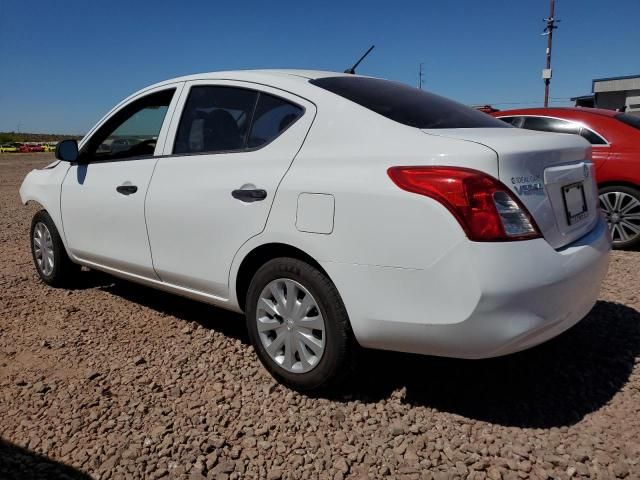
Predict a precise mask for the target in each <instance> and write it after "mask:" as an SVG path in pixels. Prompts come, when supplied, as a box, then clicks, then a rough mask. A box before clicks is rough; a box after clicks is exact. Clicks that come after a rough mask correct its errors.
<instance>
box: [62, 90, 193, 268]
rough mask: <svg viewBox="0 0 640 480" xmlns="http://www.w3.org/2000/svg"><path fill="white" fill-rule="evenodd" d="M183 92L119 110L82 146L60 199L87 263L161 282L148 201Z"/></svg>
mask: <svg viewBox="0 0 640 480" xmlns="http://www.w3.org/2000/svg"><path fill="white" fill-rule="evenodd" d="M179 87H181V84H173V85H170V86H167V87H162V88H160V89H155V90H152V91H149V92H145V93H144V94H143V95H140V96H137V97H136V98H134V99H132V100H131V101H129V102H127V103H126V104H124V105H122V106H121V107H119V108H116V109H115V111H114V112H113V113H112V114H110V115H109V116H108V118H106V119H105V120H104V121H103V122H102V123H101V124H100V125H99V126H98V127H97V129H94V130H93V132H92V133H91V134H90V136H89V137H88V139H86V140H85V141H83V142H82V144H81V145H80V155H79V160H78V162H77V163H74V164H72V165H71V167H70V168H69V170H68V172H67V175H66V177H65V179H64V181H63V183H62V191H61V197H60V201H61V209H62V222H63V229H64V234H65V237H66V240H67V244H68V248H69V250H70V251H71V253H72V254H73V256H75V257H76V258H78V259H79V260H80V261H82V262H83V263H85V264H89V265H95V266H97V267H102V268H107V269H114V270H117V271H121V272H126V273H129V274H133V275H137V276H141V277H145V278H157V277H156V275H155V273H154V271H153V264H152V262H151V252H150V247H149V239H148V236H147V229H146V226H145V219H144V198H145V194H146V192H147V188H148V186H149V181H150V180H151V175H152V173H153V169H154V166H155V163H156V161H157V159H156V157H155V154H156V152H159V151H161V149H162V144H163V143H164V138H165V137H166V130H167V128H168V125H169V121H168V118H169V116H170V115H168V112H170V111H172V109H173V108H175V103H176V101H177V95H176V93H177V90H178V89H179ZM163 125H164V130H163Z"/></svg>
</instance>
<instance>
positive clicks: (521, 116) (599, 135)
mask: <svg viewBox="0 0 640 480" xmlns="http://www.w3.org/2000/svg"><path fill="white" fill-rule="evenodd" d="M502 117H505V118H507V117H512V118H515V117H520V118H526V117H535V118H549V119H551V120H562V121H564V122H571V123H575V124H576V125H578V126H579V127H580V128H585V129H587V130H589V131H591V132H593V133H594V134H595V135H597V136H598V137H600V138H601V139H602V140H604V142H605V143H604V144H600V145H598V144H594V143H591V142H589V144H590V145H591V146H592V147H593V148H597V147H600V148H603V147H609V146H611V143H610V142H609V141H608V140H607V139H606V138H605V137H603V136H602V135H601V134H600V133H599V132H598V131H597V130H594V129H593V128H591V127H587V126H586V125H585V124H584V123H582V122H580V121H577V120H568V119H566V118H560V117H554V116H551V115H530V114H529V115H526V114H524V115H502V116H496V118H502ZM518 128H522V127H518ZM523 130H528V129H527V128H523ZM538 131H539V130H538ZM547 133H561V132H547ZM565 135H579V136H581V137H582V135H580V134H579V133H567V134H565ZM583 138H584V137H583ZM585 140H586V138H585Z"/></svg>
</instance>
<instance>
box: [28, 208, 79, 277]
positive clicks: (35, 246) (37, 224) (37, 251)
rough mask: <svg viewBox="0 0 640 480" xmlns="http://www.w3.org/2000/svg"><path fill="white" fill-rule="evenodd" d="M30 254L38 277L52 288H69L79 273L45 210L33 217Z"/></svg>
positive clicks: (77, 266)
mask: <svg viewBox="0 0 640 480" xmlns="http://www.w3.org/2000/svg"><path fill="white" fill-rule="evenodd" d="M31 254H32V256H33V263H34V264H35V267H36V271H37V272H38V275H39V276H40V278H41V279H42V281H43V282H45V283H46V284H48V285H51V286H52V287H67V286H70V285H71V284H72V283H73V281H74V280H75V279H76V277H77V274H78V272H79V271H80V266H79V265H76V264H75V263H73V262H72V261H71V260H70V259H69V256H68V255H67V251H66V250H65V248H64V244H63V243H62V239H61V238H60V234H59V233H58V229H57V228H56V226H55V224H54V223H53V220H52V219H51V217H50V216H49V214H48V213H47V211H46V210H40V211H39V212H38V213H36V214H35V215H34V216H33V220H32V222H31Z"/></svg>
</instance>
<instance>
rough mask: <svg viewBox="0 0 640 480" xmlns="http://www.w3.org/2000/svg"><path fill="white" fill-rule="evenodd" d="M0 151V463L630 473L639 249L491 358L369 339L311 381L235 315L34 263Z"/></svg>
mask: <svg viewBox="0 0 640 480" xmlns="http://www.w3.org/2000/svg"><path fill="white" fill-rule="evenodd" d="M49 160H50V156H49V155H0V209H1V210H0V211H1V214H0V247H1V248H0V437H1V440H0V478H2V479H4V478H88V477H91V478H102V479H107V478H152V479H153V478H191V479H198V478H215V479H238V478H261V479H262V478H266V479H280V478H282V479H289V478H292V479H293V478H296V479H297V478H322V479H335V480H339V479H342V478H357V479H366V478H370V479H374V478H383V477H384V478H396V479H430V478H435V479H449V478H470V479H484V478H489V479H501V478H502V479H518V478H522V479H524V478H561V479H566V478H640V463H639V462H640V460H639V459H640V391H639V390H640V364H639V360H638V359H639V358H640V313H638V309H639V308H640V293H639V281H640V268H639V267H640V253H637V252H624V253H614V255H613V259H612V264H611V268H610V273H609V276H608V277H607V280H606V284H605V286H604V288H603V291H602V293H601V301H600V302H598V304H597V305H596V307H595V308H594V310H593V311H592V312H591V314H590V315H589V316H588V317H587V318H586V319H585V320H584V321H583V322H581V323H580V324H579V325H577V326H576V327H574V328H573V329H571V330H570V331H569V332H567V333H566V334H564V335H562V336H561V337H559V338H557V339H555V340H553V341H551V342H549V343H547V344H545V345H543V346H540V347H538V348H535V349H533V350H530V351H527V352H523V353H519V354H516V355H512V356H509V357H504V358H499V359H492V360H486V361H460V360H448V359H439V358H428V357H418V356H412V355H402V354H393V353H384V352H369V353H367V354H366V355H365V357H364V360H363V365H362V366H361V367H360V369H359V375H358V378H357V379H355V380H354V382H352V383H351V384H350V385H349V386H347V387H345V388H344V389H342V390H341V391H336V392H334V393H333V394H331V395H329V396H327V395H325V396H323V397H318V398H313V397H309V396H305V395H300V394H298V393H294V392H291V391H288V390H287V389H285V388H283V387H281V386H279V385H277V384H276V383H274V381H273V380H272V379H271V377H269V376H268V374H266V373H265V371H264V370H263V368H262V367H261V366H260V364H259V362H258V361H257V359H256V358H255V356H254V354H253V351H252V348H251V347H250V346H249V345H248V341H247V334H246V331H245V329H244V325H243V321H242V318H241V317H240V316H238V315H235V314H231V313H228V312H225V311H222V310H217V309H215V308H212V307H210V306H207V305H202V304H199V303H196V302H192V301H189V300H185V299H182V298H179V297H174V296H171V295H168V294H165V293H160V292H157V291H154V290H150V289H147V288H144V287H140V286H137V285H134V284H131V283H128V282H125V281H120V280H115V279H113V278H111V277H108V276H106V275H102V274H99V273H94V272H85V273H84V274H83V275H84V284H85V285H86V287H85V288H82V289H78V290H73V291H64V290H54V289H51V288H48V287H45V286H44V285H43V284H42V283H41V282H39V281H38V280H37V278H36V274H35V271H34V269H33V267H32V265H31V259H30V254H29V251H28V236H27V235H28V233H27V232H28V226H29V222H30V217H31V215H32V214H33V212H35V211H36V209H37V208H36V207H35V206H32V207H29V208H23V207H21V206H20V204H19V199H18V194H17V189H18V186H19V183H20V182H21V180H22V178H23V176H24V174H25V173H26V172H27V171H28V170H29V169H31V168H34V166H40V165H43V164H45V163H46V162H47V161H49Z"/></svg>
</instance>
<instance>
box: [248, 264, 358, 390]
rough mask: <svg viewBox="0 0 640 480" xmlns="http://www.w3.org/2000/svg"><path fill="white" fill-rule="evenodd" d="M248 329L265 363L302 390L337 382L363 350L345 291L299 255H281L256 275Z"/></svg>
mask: <svg viewBox="0 0 640 480" xmlns="http://www.w3.org/2000/svg"><path fill="white" fill-rule="evenodd" d="M246 315H247V327H248V331H249V336H250V338H251V342H252V344H253V347H254V349H255V351H256V353H257V355H258V357H259V359H260V361H261V362H262V363H263V365H264V366H265V367H266V368H267V370H268V371H269V372H270V373H271V375H272V376H273V377H274V378H275V379H276V380H278V381H279V382H281V383H283V384H285V385H287V386H289V387H291V388H293V389H296V390H302V391H308V390H321V389H326V388H328V387H330V386H333V385H335V384H336V383H338V382H339V381H341V380H342V379H344V378H345V377H346V376H347V375H348V374H349V372H350V371H351V370H352V367H353V365H354V358H355V354H356V350H357V348H358V346H357V344H356V342H355V340H354V338H353V333H352V331H351V326H350V323H349V317H348V315H347V311H346V309H345V307H344V304H343V303H342V299H341V298H340V294H339V293H338V290H337V289H336V287H335V285H334V284H333V282H331V280H330V279H329V278H328V277H327V275H326V274H325V273H324V272H322V271H321V270H319V269H318V268H316V267H314V266H312V265H310V264H308V263H306V262H303V261H301V260H298V259H294V258H276V259H274V260H270V261H269V262H267V263H265V264H264V265H263V266H262V267H261V268H260V269H259V270H258V271H257V272H256V274H255V275H254V277H253V280H252V281H251V285H250V287H249V291H248V293H247V303H246Z"/></svg>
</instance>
